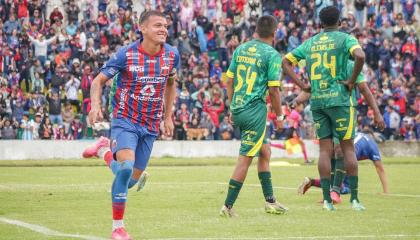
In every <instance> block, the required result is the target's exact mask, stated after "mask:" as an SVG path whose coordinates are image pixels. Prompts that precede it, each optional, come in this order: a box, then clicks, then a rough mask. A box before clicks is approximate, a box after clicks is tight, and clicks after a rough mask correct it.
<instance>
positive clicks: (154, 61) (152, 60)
mask: <svg viewBox="0 0 420 240" xmlns="http://www.w3.org/2000/svg"><path fill="white" fill-rule="evenodd" d="M146 63H157V61H156V60H154V59H149V60H146Z"/></svg>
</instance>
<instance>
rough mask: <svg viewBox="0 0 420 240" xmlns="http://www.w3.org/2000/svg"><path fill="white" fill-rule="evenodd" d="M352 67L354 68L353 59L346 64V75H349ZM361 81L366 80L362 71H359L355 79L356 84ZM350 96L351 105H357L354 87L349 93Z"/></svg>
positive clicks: (351, 72)
mask: <svg viewBox="0 0 420 240" xmlns="http://www.w3.org/2000/svg"><path fill="white" fill-rule="evenodd" d="M353 68H354V62H353V61H351V60H350V61H349V63H348V65H347V75H348V76H351V75H352V74H353ZM362 82H366V79H365V76H364V75H363V73H362V72H360V74H359V76H357V79H356V85H358V84H359V83H362ZM351 98H352V103H353V106H357V98H356V89H355V88H353V90H352V93H351Z"/></svg>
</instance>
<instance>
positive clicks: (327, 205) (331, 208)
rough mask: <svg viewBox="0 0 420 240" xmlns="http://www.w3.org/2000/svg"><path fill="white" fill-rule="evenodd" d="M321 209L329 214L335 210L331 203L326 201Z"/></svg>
mask: <svg viewBox="0 0 420 240" xmlns="http://www.w3.org/2000/svg"><path fill="white" fill-rule="evenodd" d="M322 208H323V209H325V210H327V211H329V212H332V211H335V210H336V208H335V207H334V205H333V204H332V202H327V200H324V206H323V207H322Z"/></svg>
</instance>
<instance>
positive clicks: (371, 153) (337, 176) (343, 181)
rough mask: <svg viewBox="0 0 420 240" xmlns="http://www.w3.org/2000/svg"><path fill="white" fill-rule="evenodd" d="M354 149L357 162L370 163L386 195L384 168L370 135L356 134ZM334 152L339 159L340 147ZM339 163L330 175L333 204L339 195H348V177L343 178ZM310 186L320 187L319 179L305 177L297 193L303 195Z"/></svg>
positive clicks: (376, 145)
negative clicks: (364, 161)
mask: <svg viewBox="0 0 420 240" xmlns="http://www.w3.org/2000/svg"><path fill="white" fill-rule="evenodd" d="M354 147H355V150H356V158H357V160H358V161H362V160H367V159H369V160H371V161H372V163H373V165H374V166H375V169H376V172H377V173H378V176H379V179H380V180H381V183H382V190H383V193H388V181H387V178H386V174H385V169H384V166H383V164H382V161H381V154H380V153H379V148H378V144H376V142H375V140H374V139H373V138H372V137H371V136H370V135H368V134H365V133H357V134H356V138H355V139H354ZM334 150H335V154H336V156H337V155H338V156H337V158H338V159H339V158H340V156H339V155H341V154H342V153H340V152H341V148H340V145H339V144H336V145H335V149H334ZM339 162H342V161H339ZM339 162H336V163H335V167H334V166H333V168H332V169H331V175H333V176H332V177H331V179H333V184H332V188H331V198H332V200H333V202H334V203H340V202H341V197H340V194H348V193H349V185H348V177H347V176H345V170H344V166H343V164H340V163H339ZM332 165H333V163H332ZM334 168H335V169H334ZM311 186H314V187H321V185H320V181H319V179H315V178H309V177H305V178H304V180H303V182H302V184H301V185H300V186H299V188H298V193H299V194H305V193H306V191H308V190H309V188H310V187H311Z"/></svg>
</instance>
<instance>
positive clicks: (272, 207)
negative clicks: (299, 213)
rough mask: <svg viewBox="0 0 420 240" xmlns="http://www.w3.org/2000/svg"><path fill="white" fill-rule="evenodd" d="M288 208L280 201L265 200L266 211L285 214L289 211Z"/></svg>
mask: <svg viewBox="0 0 420 240" xmlns="http://www.w3.org/2000/svg"><path fill="white" fill-rule="evenodd" d="M287 210H288V209H287V208H286V207H285V206H283V205H281V204H280V203H279V202H277V201H276V202H273V203H269V202H265V212H266V213H271V214H285V213H286V212H287Z"/></svg>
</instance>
